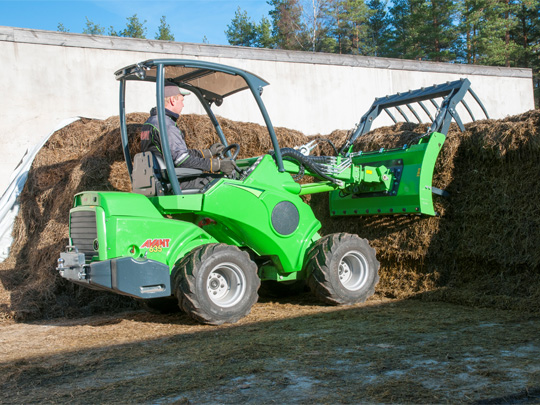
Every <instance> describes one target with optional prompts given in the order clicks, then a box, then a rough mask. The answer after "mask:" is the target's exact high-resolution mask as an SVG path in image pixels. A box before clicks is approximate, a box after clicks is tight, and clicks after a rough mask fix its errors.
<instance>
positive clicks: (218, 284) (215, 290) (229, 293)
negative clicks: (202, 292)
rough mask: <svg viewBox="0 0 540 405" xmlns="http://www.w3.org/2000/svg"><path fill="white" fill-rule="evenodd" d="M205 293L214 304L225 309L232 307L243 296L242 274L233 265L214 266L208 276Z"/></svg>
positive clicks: (243, 279)
mask: <svg viewBox="0 0 540 405" xmlns="http://www.w3.org/2000/svg"><path fill="white" fill-rule="evenodd" d="M206 291H207V292H208V296H209V297H210V300H211V301H212V302H213V303H214V304H216V305H218V306H220V307H225V308H226V307H232V306H233V305H236V304H237V303H238V302H239V301H240V300H241V299H242V298H243V296H244V295H245V292H246V279H245V276H244V272H243V271H242V269H240V267H238V266H237V265H236V264H233V263H223V264H221V265H219V266H216V267H215V268H214V269H213V270H212V271H211V272H210V274H209V275H208V279H207V282H206Z"/></svg>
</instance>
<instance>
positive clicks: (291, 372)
mask: <svg viewBox="0 0 540 405" xmlns="http://www.w3.org/2000/svg"><path fill="white" fill-rule="evenodd" d="M539 321H540V316H539V315H538V314H531V313H523V312H516V311H509V310H506V311H504V310H495V309H485V308H473V307H465V306H459V305H454V304H449V303H439V302H426V301H423V300H421V299H409V300H388V299H378V298H375V299H371V300H370V301H368V302H367V303H365V304H358V305H355V306H352V307H345V308H344V307H329V306H324V305H321V304H319V303H318V302H316V301H315V300H314V298H312V296H311V295H310V294H309V293H305V294H301V295H299V296H296V297H291V298H287V299H280V300H277V301H276V300H270V299H264V298H261V299H260V301H259V303H257V304H256V305H255V306H254V308H253V310H252V313H251V315H249V316H248V317H246V318H244V319H243V320H242V321H240V322H239V323H237V324H234V325H224V326H219V327H211V326H204V325H199V324H196V323H195V322H194V321H191V320H190V319H189V318H188V317H187V316H186V315H184V314H182V313H177V314H169V315H162V314H153V313H149V312H145V311H143V310H135V311H130V312H122V313H116V314H109V315H100V316H92V317H86V318H77V319H66V318H61V319H54V320H50V321H46V320H43V321H36V322H30V323H14V322H12V321H10V322H4V323H2V324H0V389H1V392H2V395H1V396H0V402H2V403H36V402H40V403H152V404H170V403H176V404H188V403H193V404H198V403H225V404H228V403H253V404H265V403H279V404H282V403H287V404H289V403H290V404H296V403H328V404H336V403H366V402H367V403H448V402H450V403H478V404H495V403H497V404H498V403H540V322H539Z"/></svg>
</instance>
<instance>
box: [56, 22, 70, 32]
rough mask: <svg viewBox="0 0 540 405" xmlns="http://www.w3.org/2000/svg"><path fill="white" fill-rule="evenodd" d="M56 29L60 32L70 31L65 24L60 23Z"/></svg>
mask: <svg viewBox="0 0 540 405" xmlns="http://www.w3.org/2000/svg"><path fill="white" fill-rule="evenodd" d="M56 31H58V32H69V29H67V28H66V27H64V24H62V23H58V26H57V27H56Z"/></svg>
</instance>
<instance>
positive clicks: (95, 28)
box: [82, 17, 105, 35]
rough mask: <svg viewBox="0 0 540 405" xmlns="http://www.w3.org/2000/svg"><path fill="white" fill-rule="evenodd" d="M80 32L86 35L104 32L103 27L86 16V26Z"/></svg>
mask: <svg viewBox="0 0 540 405" xmlns="http://www.w3.org/2000/svg"><path fill="white" fill-rule="evenodd" d="M82 33H83V34H87V35H103V34H104V33H105V28H103V27H102V26H101V25H99V24H94V23H93V22H92V21H90V20H89V19H88V17H86V28H85V29H84V30H83V32H82Z"/></svg>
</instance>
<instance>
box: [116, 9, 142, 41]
mask: <svg viewBox="0 0 540 405" xmlns="http://www.w3.org/2000/svg"><path fill="white" fill-rule="evenodd" d="M127 20H128V23H127V25H126V28H125V29H124V30H123V31H122V32H120V33H119V35H120V36H121V37H128V38H143V39H144V38H146V27H145V26H144V24H146V20H144V21H143V22H141V21H140V20H139V18H138V17H137V14H133V15H132V16H131V17H128V18H127Z"/></svg>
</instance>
